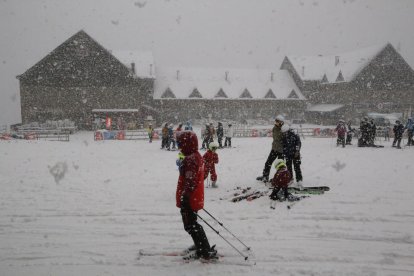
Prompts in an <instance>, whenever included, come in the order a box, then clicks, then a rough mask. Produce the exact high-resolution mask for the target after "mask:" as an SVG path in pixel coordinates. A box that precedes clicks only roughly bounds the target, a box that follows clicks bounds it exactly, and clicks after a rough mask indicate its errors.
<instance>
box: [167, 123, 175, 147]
mask: <svg viewBox="0 0 414 276" xmlns="http://www.w3.org/2000/svg"><path fill="white" fill-rule="evenodd" d="M173 127H174V126H173V124H170V125H169V126H168V142H167V150H170V147H171V144H172V145H173V146H172V149H173V150H175V138H174V129H173Z"/></svg>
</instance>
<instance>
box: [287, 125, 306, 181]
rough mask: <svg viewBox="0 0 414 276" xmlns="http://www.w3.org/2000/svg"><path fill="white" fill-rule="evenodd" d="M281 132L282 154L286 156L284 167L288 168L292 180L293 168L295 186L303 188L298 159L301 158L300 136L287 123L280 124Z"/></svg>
mask: <svg viewBox="0 0 414 276" xmlns="http://www.w3.org/2000/svg"><path fill="white" fill-rule="evenodd" d="M282 132H283V154H284V156H285V157H286V167H287V168H288V170H289V172H290V175H291V177H292V180H293V169H294V170H295V176H296V186H297V187H298V188H303V185H302V181H303V177H302V170H301V169H300V165H301V163H302V162H301V160H300V158H301V156H300V149H301V147H302V143H301V141H300V137H299V135H297V134H296V133H295V132H294V131H293V129H291V128H290V127H289V126H288V125H283V126H282ZM292 166H293V169H292Z"/></svg>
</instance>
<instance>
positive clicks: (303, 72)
mask: <svg viewBox="0 0 414 276" xmlns="http://www.w3.org/2000/svg"><path fill="white" fill-rule="evenodd" d="M304 76H305V66H302V77H304Z"/></svg>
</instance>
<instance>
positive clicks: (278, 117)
mask: <svg viewBox="0 0 414 276" xmlns="http://www.w3.org/2000/svg"><path fill="white" fill-rule="evenodd" d="M276 120H277V121H281V122H284V121H285V117H283V115H280V114H279V115H277V116H276V118H275V121H276Z"/></svg>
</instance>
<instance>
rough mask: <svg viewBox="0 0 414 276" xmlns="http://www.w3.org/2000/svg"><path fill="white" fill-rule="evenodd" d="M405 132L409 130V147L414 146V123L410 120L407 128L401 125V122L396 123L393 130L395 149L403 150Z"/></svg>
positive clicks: (406, 125)
mask: <svg viewBox="0 0 414 276" xmlns="http://www.w3.org/2000/svg"><path fill="white" fill-rule="evenodd" d="M405 130H407V146H414V140H413V133H414V122H413V119H412V118H408V120H407V123H406V124H405V126H404V125H403V124H402V123H401V121H400V120H397V121H395V125H394V128H393V132H394V141H393V142H392V146H393V147H395V148H397V149H400V148H401V140H402V138H403V134H404V132H405Z"/></svg>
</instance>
